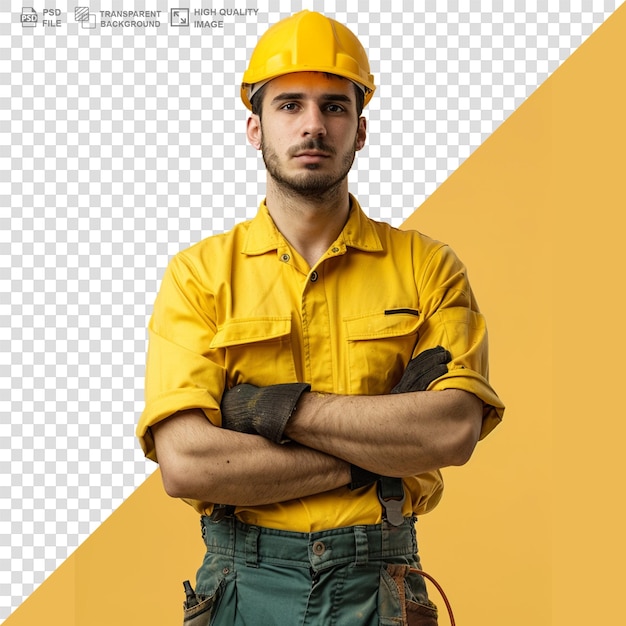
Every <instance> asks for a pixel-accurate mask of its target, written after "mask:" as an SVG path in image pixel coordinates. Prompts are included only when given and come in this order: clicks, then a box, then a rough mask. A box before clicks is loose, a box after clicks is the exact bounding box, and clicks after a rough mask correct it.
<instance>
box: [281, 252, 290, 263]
mask: <svg viewBox="0 0 626 626" xmlns="http://www.w3.org/2000/svg"><path fill="white" fill-rule="evenodd" d="M290 258H291V257H290V256H289V255H288V254H283V255H282V256H281V257H280V260H281V261H284V262H285V263H287V261H289V259H290Z"/></svg>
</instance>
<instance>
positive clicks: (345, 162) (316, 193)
mask: <svg viewBox="0 0 626 626" xmlns="http://www.w3.org/2000/svg"><path fill="white" fill-rule="evenodd" d="M356 141H357V139H356V136H355V139H354V144H353V145H352V147H351V148H350V149H349V150H347V151H346V152H345V153H344V154H343V155H342V157H341V159H340V160H339V169H338V170H337V171H335V172H324V171H319V170H320V166H319V165H318V164H317V163H310V164H308V165H307V166H306V168H305V171H303V172H298V173H297V174H292V175H289V174H287V173H286V172H285V171H284V169H283V168H282V167H281V164H280V158H279V157H278V154H276V152H274V150H273V149H272V148H270V147H269V146H268V145H267V144H266V143H265V141H264V137H263V135H262V136H261V153H262V156H263V162H264V163H265V167H266V169H267V171H268V173H269V175H270V176H271V177H272V178H273V179H274V181H276V183H277V185H278V187H279V188H280V189H281V190H282V191H283V193H285V194H288V195H292V196H300V197H303V198H307V199H311V198H318V199H323V198H327V197H329V196H332V194H333V193H334V192H335V191H336V190H337V189H339V187H340V186H341V184H342V183H343V181H344V180H345V178H346V176H347V175H348V172H349V171H350V169H351V168H352V164H353V163H354V156H355V154H356ZM305 150H319V151H322V152H325V153H327V154H329V155H331V156H335V155H336V153H337V151H336V150H335V149H334V148H332V147H331V146H328V145H326V144H325V143H324V140H323V139H310V140H309V141H307V142H305V143H303V144H301V145H299V146H296V147H295V148H291V149H290V150H289V151H288V153H287V154H288V156H289V157H292V156H294V155H295V154H297V153H298V152H301V151H305Z"/></svg>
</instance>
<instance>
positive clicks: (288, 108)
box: [280, 102, 296, 111]
mask: <svg viewBox="0 0 626 626" xmlns="http://www.w3.org/2000/svg"><path fill="white" fill-rule="evenodd" d="M280 108H281V109H282V110H283V111H295V110H296V103H295V102H286V103H285V104H283V106H281V107H280Z"/></svg>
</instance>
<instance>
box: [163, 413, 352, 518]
mask: <svg viewBox="0 0 626 626" xmlns="http://www.w3.org/2000/svg"><path fill="white" fill-rule="evenodd" d="M153 434H154V438H155V444H156V451H157V457H158V460H159V464H160V466H161V472H162V475H163V484H164V486H165V490H166V491H167V493H168V494H169V495H171V496H173V497H180V498H189V499H193V500H201V501H206V502H213V503H220V504H233V505H241V506H243V505H247V506H255V505H263V504H273V503H276V502H283V501H285V500H290V499H293V498H299V497H304V496H307V495H312V494H315V493H321V492H324V491H328V490H330V489H335V488H337V487H341V486H342V485H345V484H347V483H348V482H349V481H350V467H349V464H348V463H347V462H345V461H342V460H340V459H338V458H335V457H333V456H330V455H328V454H326V453H324V452H321V451H317V450H313V449H310V448H308V447H305V446H302V445H299V444H297V443H292V444H287V445H277V444H274V443H272V442H270V441H268V440H266V439H264V438H263V437H260V436H258V435H248V434H242V433H238V432H235V431H229V430H225V429H222V428H217V427H215V426H213V425H212V424H211V423H210V422H209V421H208V420H207V418H206V416H205V415H204V413H202V411H186V412H183V413H180V414H177V415H175V416H172V417H171V418H168V419H166V420H164V421H163V422H161V423H159V424H157V425H155V426H154V427H153Z"/></svg>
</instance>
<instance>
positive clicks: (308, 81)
mask: <svg viewBox="0 0 626 626" xmlns="http://www.w3.org/2000/svg"><path fill="white" fill-rule="evenodd" d="M262 116H263V117H262V121H261V119H259V117H258V116H256V115H252V116H251V118H250V119H249V121H248V139H249V140H250V143H251V144H252V145H253V146H255V147H256V148H258V149H261V150H262V153H263V160H264V162H265V166H266V168H267V171H268V173H269V174H270V176H271V178H272V179H273V180H274V181H275V183H276V184H277V185H278V186H279V187H281V188H282V189H283V190H285V191H288V192H292V193H296V194H297V195H301V196H306V197H317V196H320V195H322V194H324V193H326V192H328V191H330V190H331V189H333V188H337V187H338V186H339V185H340V184H342V183H343V181H344V180H345V179H346V176H347V174H348V172H349V171H350V168H351V167H352V163H353V161H354V155H355V152H356V151H357V150H360V149H361V148H362V147H363V145H364V144H365V135H366V132H365V131H366V125H365V119H364V118H357V113H356V97H355V92H354V85H353V84H352V83H351V82H350V81H348V80H346V79H343V78H340V77H338V76H332V75H326V74H321V73H318V72H298V73H295V74H287V75H285V76H280V77H278V78H275V79H274V80H272V81H270V82H269V83H268V84H267V85H266V87H265V91H264V94H263V113H262Z"/></svg>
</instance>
